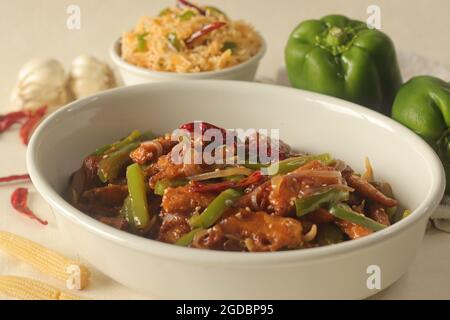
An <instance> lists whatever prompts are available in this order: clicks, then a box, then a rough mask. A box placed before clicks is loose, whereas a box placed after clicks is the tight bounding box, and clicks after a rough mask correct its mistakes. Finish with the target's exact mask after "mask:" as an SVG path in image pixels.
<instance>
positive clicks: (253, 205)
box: [250, 190, 259, 211]
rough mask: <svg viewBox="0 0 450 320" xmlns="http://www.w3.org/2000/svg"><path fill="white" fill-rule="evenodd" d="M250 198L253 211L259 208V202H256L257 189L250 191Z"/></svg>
mask: <svg viewBox="0 0 450 320" xmlns="http://www.w3.org/2000/svg"><path fill="white" fill-rule="evenodd" d="M250 199H251V201H252V209H253V210H255V211H258V210H259V204H258V192H257V190H255V191H253V192H252V195H251V196H250Z"/></svg>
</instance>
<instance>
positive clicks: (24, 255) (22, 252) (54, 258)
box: [0, 231, 90, 290]
mask: <svg viewBox="0 0 450 320" xmlns="http://www.w3.org/2000/svg"><path fill="white" fill-rule="evenodd" d="M0 250H2V251H4V252H5V253H8V254H10V255H11V256H14V257H16V258H17V259H20V260H22V261H24V262H26V263H28V264H30V265H31V266H33V267H35V268H36V269H37V270H39V271H41V272H42V273H44V274H47V275H49V276H52V277H54V278H56V279H58V280H61V281H64V282H65V283H66V286H67V288H68V289H78V290H82V289H84V288H86V287H87V285H88V283H89V277H90V272H89V270H88V269H87V268H86V267H85V266H83V265H82V264H80V263H79V262H77V261H74V260H71V259H69V258H66V257H64V256H63V255H60V254H59V253H56V252H54V251H52V250H50V249H47V248H45V247H43V246H41V245H39V244H37V243H35V242H33V241H30V240H28V239H25V238H22V237H20V236H17V235H15V234H12V233H9V232H6V231H0Z"/></svg>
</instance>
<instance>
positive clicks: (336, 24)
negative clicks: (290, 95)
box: [285, 15, 402, 114]
mask: <svg viewBox="0 0 450 320" xmlns="http://www.w3.org/2000/svg"><path fill="white" fill-rule="evenodd" d="M285 60H286V68H287V73H288V76H289V81H290V82H291V84H292V86H294V87H296V88H299V89H305V90H310V91H315V92H319V93H323V94H327V95H331V96H335V97H338V98H341V99H345V100H348V101H352V102H355V103H358V104H361V105H363V106H366V107H369V108H371V109H374V110H376V111H379V112H382V113H384V114H390V109H391V106H392V101H393V100H394V97H395V94H396V92H397V90H398V89H399V88H400V86H401V84H402V78H401V74H400V70H399V67H398V63H397V57H396V52H395V48H394V44H393V43H392V41H391V40H390V39H389V37H388V36H387V35H385V34H384V33H383V32H381V31H379V30H377V29H369V28H368V27H367V25H366V24H365V23H363V22H361V21H356V20H350V19H348V18H347V17H344V16H340V15H329V16H326V17H324V18H322V19H320V20H307V21H304V22H302V23H300V24H299V25H298V26H297V27H296V28H295V29H294V31H293V32H292V33H291V35H290V37H289V40H288V43H287V46H286V49H285Z"/></svg>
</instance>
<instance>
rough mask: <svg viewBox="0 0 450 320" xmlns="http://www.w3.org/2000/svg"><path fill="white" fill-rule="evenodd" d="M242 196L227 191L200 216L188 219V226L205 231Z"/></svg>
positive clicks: (239, 193)
mask: <svg viewBox="0 0 450 320" xmlns="http://www.w3.org/2000/svg"><path fill="white" fill-rule="evenodd" d="M241 196H242V193H241V192H239V191H237V190H234V189H227V190H225V191H223V192H222V193H221V194H219V195H218V196H217V197H216V198H215V199H214V200H213V201H212V202H211V203H210V204H209V206H208V207H207V208H206V209H205V210H204V211H203V212H202V213H201V214H200V215H194V216H192V218H191V219H190V221H189V222H190V224H191V225H192V226H193V227H194V228H204V229H207V228H209V227H211V226H212V225H214V223H216V221H217V220H218V219H219V218H220V217H221V216H222V214H223V213H224V212H225V211H226V210H227V209H228V208H229V207H231V206H232V205H233V203H234V202H235V201H236V200H237V199H238V198H240V197H241Z"/></svg>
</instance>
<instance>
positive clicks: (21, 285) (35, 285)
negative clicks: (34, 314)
mask: <svg viewBox="0 0 450 320" xmlns="http://www.w3.org/2000/svg"><path fill="white" fill-rule="evenodd" d="M0 293H2V294H4V295H6V296H9V297H11V298H16V299H22V300H79V299H80V298H79V297H76V296H74V295H70V294H67V293H65V292H63V291H61V290H59V289H57V288H54V287H52V286H50V285H48V284H45V283H42V282H40V281H36V280H32V279H28V278H23V277H16V276H0Z"/></svg>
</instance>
